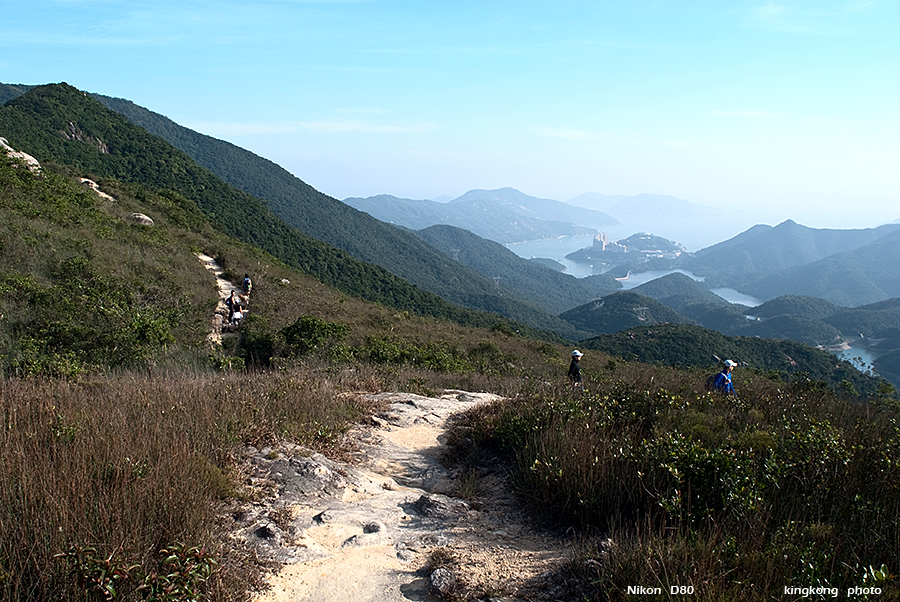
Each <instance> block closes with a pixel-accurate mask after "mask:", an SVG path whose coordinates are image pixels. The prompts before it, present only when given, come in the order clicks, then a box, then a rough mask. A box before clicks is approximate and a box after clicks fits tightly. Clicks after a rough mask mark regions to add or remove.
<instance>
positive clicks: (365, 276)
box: [0, 84, 552, 329]
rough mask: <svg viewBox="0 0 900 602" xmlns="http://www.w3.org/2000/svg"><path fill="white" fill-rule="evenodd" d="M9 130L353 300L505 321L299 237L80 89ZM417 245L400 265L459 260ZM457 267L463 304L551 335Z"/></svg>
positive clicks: (36, 99)
mask: <svg viewBox="0 0 900 602" xmlns="http://www.w3.org/2000/svg"><path fill="white" fill-rule="evenodd" d="M0 131H3V132H4V133H5V134H6V135H5V137H7V138H8V139H9V140H10V143H11V144H12V145H13V146H14V147H16V148H19V149H21V150H24V151H25V152H28V153H29V154H31V155H34V156H35V157H37V158H38V160H41V161H47V160H52V161H55V162H58V163H60V164H66V165H72V166H74V167H75V168H77V169H79V170H82V171H84V172H87V173H90V174H92V175H94V176H95V178H97V177H106V178H116V179H118V180H121V181H129V182H136V183H140V184H143V185H145V186H147V187H149V188H151V189H154V190H170V191H174V192H177V193H178V194H180V195H183V196H184V197H185V198H189V199H192V200H194V201H196V203H197V204H198V205H199V207H200V208H201V209H202V210H203V211H204V213H205V214H206V215H208V216H209V217H210V219H211V220H212V221H213V223H214V224H216V226H217V227H219V228H220V229H221V230H222V231H223V232H225V233H227V234H229V235H231V236H234V237H235V238H238V239H240V240H243V241H245V242H247V243H250V244H253V245H255V246H258V247H260V248H262V249H264V250H266V251H268V252H270V253H271V254H272V255H274V256H276V257H278V258H279V259H281V260H282V261H284V262H285V263H287V264H289V265H291V266H294V267H296V268H298V269H300V270H302V271H304V272H306V273H309V274H312V275H314V276H315V277H316V278H318V279H320V280H321V281H322V282H324V283H326V284H329V285H332V286H334V287H336V288H338V289H340V290H342V291H344V292H346V293H348V294H352V295H355V296H359V297H362V298H366V299H369V300H372V301H376V302H379V303H384V304H385V305H388V306H391V307H396V308H398V309H402V310H408V311H413V312H416V313H421V314H426V315H433V316H436V317H446V318H450V319H454V320H456V321H461V322H466V323H472V324H487V323H489V322H496V321H497V319H498V317H496V316H495V317H490V316H488V315H485V314H479V313H477V312H472V311H467V310H464V309H461V308H459V307H456V306H454V305H451V304H450V303H448V302H447V301H445V300H443V299H441V298H440V297H438V296H437V295H435V294H432V293H430V292H428V291H425V290H422V289H418V288H416V287H415V286H410V285H409V284H408V283H407V282H405V281H404V280H402V279H401V278H399V277H397V276H396V275H393V274H391V273H390V272H388V271H386V270H384V269H383V268H379V267H377V266H374V265H371V264H367V263H363V262H361V261H359V260H357V259H355V258H354V257H352V256H351V255H349V254H347V253H345V252H343V251H340V250H338V249H335V248H333V247H331V246H329V245H328V244H325V243H323V242H321V241H319V240H316V239H313V238H311V237H309V236H307V235H304V234H302V233H300V232H298V231H297V230H296V229H295V228H292V227H291V226H289V225H287V224H286V223H284V221H283V220H281V219H280V218H278V217H277V216H275V215H273V214H272V213H271V211H269V208H268V207H267V205H266V204H265V203H264V202H263V201H261V200H259V199H257V198H255V197H253V196H251V195H250V194H247V193H245V192H241V191H239V190H236V189H235V188H233V187H231V186H230V185H228V184H226V183H225V182H223V181H222V180H221V179H219V178H218V177H216V176H215V175H214V174H213V173H211V172H210V171H208V170H207V169H205V168H203V167H201V166H199V165H197V164H196V163H195V162H194V161H193V160H192V159H191V158H190V157H189V156H187V155H186V154H184V153H183V152H181V151H179V150H178V149H176V148H174V147H172V146H170V145H169V144H168V143H167V142H165V141H163V140H162V139H160V138H157V137H155V136H153V135H151V134H149V133H148V132H147V131H146V130H144V129H142V128H140V127H136V126H135V125H133V124H131V123H130V122H128V121H127V120H126V119H125V118H124V117H123V116H121V115H120V114H118V113H115V112H113V111H110V110H108V109H106V108H105V107H103V106H102V105H100V104H99V103H98V102H96V101H95V100H93V99H92V98H91V97H89V96H87V95H86V94H84V93H83V92H80V91H78V90H76V89H75V88H72V87H71V86H68V85H65V84H59V85H50V86H41V87H38V88H35V89H32V90H31V91H30V92H28V93H26V94H24V95H22V96H19V97H18V98H16V99H14V100H12V101H10V102H8V103H7V104H6V105H5V106H4V107H2V108H0ZM347 226H348V227H349V225H347ZM384 226H385V227H386V228H391V227H390V226H387V225H384ZM391 229H392V230H395V229H393V228H391ZM410 236H411V235H410ZM412 239H414V240H415V241H416V246H415V248H412V247H405V246H403V245H398V246H397V247H396V249H395V251H396V253H397V258H398V259H397V260H398V261H399V262H403V261H408V262H409V263H414V261H413V257H416V256H418V255H417V254H418V252H419V249H420V248H424V249H426V252H425V253H424V254H425V255H426V256H428V255H430V256H431V258H432V259H433V260H440V261H441V262H442V263H443V264H444V265H449V264H453V263H454V262H452V261H450V260H449V259H448V258H447V257H446V256H442V255H440V254H439V253H437V251H435V250H434V249H431V248H430V247H428V245H426V244H425V243H423V242H422V241H419V240H418V239H417V238H416V237H415V236H412ZM457 267H458V268H460V269H453V270H451V271H450V272H447V273H446V277H447V278H448V279H449V278H451V276H452V277H455V278H457V280H458V281H459V282H460V283H461V284H460V287H459V289H458V290H456V293H457V294H456V296H457V298H459V299H460V302H461V303H464V302H466V301H468V302H469V303H470V304H479V305H480V306H481V307H487V306H488V305H489V304H490V303H493V304H494V306H496V307H500V308H502V309H503V310H504V311H505V312H506V314H509V315H517V316H519V317H521V318H523V319H525V320H530V323H531V324H532V325H533V327H534V328H540V329H543V328H545V326H544V324H545V323H546V321H547V318H548V314H546V313H545V312H541V311H540V310H538V309H537V308H535V307H532V306H530V305H528V304H525V303H521V302H517V301H516V300H513V299H503V300H499V301H497V300H494V299H492V297H493V296H494V291H493V282H491V281H489V280H487V279H486V278H484V277H482V276H481V275H480V274H478V273H477V272H475V271H474V270H471V269H470V268H466V267H465V266H457ZM451 281H452V280H451ZM467 283H468V284H470V285H471V286H467ZM550 318H551V319H552V316H550Z"/></svg>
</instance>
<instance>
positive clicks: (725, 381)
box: [713, 360, 737, 397]
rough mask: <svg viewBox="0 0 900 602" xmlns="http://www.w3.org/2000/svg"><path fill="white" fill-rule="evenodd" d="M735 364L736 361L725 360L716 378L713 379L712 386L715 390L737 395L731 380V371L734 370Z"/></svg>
mask: <svg viewBox="0 0 900 602" xmlns="http://www.w3.org/2000/svg"><path fill="white" fill-rule="evenodd" d="M735 366H737V362H733V361H731V360H725V366H724V367H723V368H722V371H721V372H719V373H718V374H716V378H715V380H714V381H713V388H714V389H715V390H716V391H719V392H720V393H725V394H726V395H732V396H734V397H737V393H735V391H734V384H733V383H732V382H731V371H732V370H734V367H735Z"/></svg>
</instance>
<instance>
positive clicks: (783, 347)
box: [579, 324, 890, 397]
mask: <svg viewBox="0 0 900 602" xmlns="http://www.w3.org/2000/svg"><path fill="white" fill-rule="evenodd" d="M579 345H580V346H582V347H584V348H586V349H595V350H598V351H603V352H605V353H609V354H612V355H616V356H618V357H621V358H623V359H625V360H628V361H632V360H634V361H641V362H647V363H651V364H663V365H667V366H679V367H684V368H687V367H697V368H709V369H710V370H711V371H714V370H715V369H716V366H717V365H719V364H720V363H721V361H722V360H725V359H731V360H734V361H736V362H738V363H739V364H741V365H742V366H744V368H738V369H737V370H736V371H735V386H737V387H738V388H739V387H740V379H741V370H743V369H748V368H749V369H750V370H753V371H757V372H763V373H772V374H773V375H779V374H780V375H781V376H782V378H784V379H785V380H791V379H794V378H808V379H812V380H813V381H823V382H825V383H827V384H828V386H830V387H832V388H833V389H835V390H851V389H850V388H849V386H848V385H847V384H844V381H847V383H849V384H851V385H852V387H853V388H852V390H855V391H857V392H858V393H859V394H860V395H861V396H863V397H872V396H874V395H875V394H876V393H877V392H878V391H879V390H880V389H883V388H884V387H885V386H886V387H888V388H890V385H889V384H888V383H887V382H886V381H885V380H884V379H883V378H878V377H874V378H873V377H870V376H866V375H864V374H863V373H861V372H860V371H859V370H857V369H856V368H854V367H853V366H852V365H851V364H850V363H849V362H847V361H844V360H838V359H837V358H835V356H834V355H832V354H830V353H828V352H827V351H822V350H819V349H816V348H814V347H811V346H809V345H805V344H803V343H798V342H796V341H789V340H772V339H764V338H756V337H729V336H725V335H723V334H721V333H719V332H716V331H713V330H709V329H706V328H703V327H701V326H694V325H689V324H657V325H655V326H653V327H652V328H646V327H640V328H632V329H629V330H626V331H622V332H617V333H615V334H604V335H600V336H597V337H594V338H592V339H588V340H586V341H581V342H579Z"/></svg>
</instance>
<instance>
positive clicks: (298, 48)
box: [0, 0, 900, 230]
mask: <svg viewBox="0 0 900 602" xmlns="http://www.w3.org/2000/svg"><path fill="white" fill-rule="evenodd" d="M3 14H4V22H5V25H6V27H5V34H4V36H3V40H2V42H0V44H2V48H3V51H4V52H3V53H2V58H0V81H4V82H6V83H26V84H43V83H53V82H61V81H65V82H67V83H69V84H71V85H73V86H76V87H78V88H79V89H82V90H85V91H88V92H97V93H100V94H105V95H109V96H116V97H120V98H127V99H129V100H132V101H134V102H135V103H137V104H139V105H141V106H144V107H146V108H148V109H150V110H152V111H155V112H157V113H161V114H163V115H166V116H167V117H169V118H171V119H173V120H174V121H176V122H177V123H179V124H182V125H185V126H187V127H190V128H192V129H195V130H197V131H199V132H202V133H205V134H208V135H211V136H214V137H216V138H221V139H224V140H228V141H230V142H232V143H234V144H237V145H238V146H241V147H243V148H246V149H248V150H250V151H252V152H254V153H256V154H258V155H261V156H263V157H266V158H268V159H270V160H272V161H274V162H276V163H278V164H279V165H282V166H283V167H285V168H286V169H288V170H289V171H290V172H292V173H293V174H295V175H296V176H297V177H299V178H301V179H302V180H304V181H305V182H307V183H309V184H310V185H312V186H313V187H315V188H316V189H318V190H320V191H322V192H324V193H325V194H328V195H330V196H333V197H335V198H347V197H350V196H359V197H368V196H373V195H375V194H392V195H395V196H398V197H404V198H435V197H440V196H442V195H447V196H450V197H457V196H459V195H461V194H463V193H464V192H465V191H467V190H471V189H479V188H480V189H495V188H502V187H507V186H509V187H514V188H516V189H518V190H521V191H522V192H524V193H526V194H528V195H531V196H536V197H542V198H552V199H556V200H563V201H565V200H567V199H571V198H573V197H575V196H577V195H579V194H582V193H585V192H598V193H601V194H607V195H620V194H621V195H629V196H630V195H636V194H640V193H652V194H663V195H671V196H675V197H678V198H682V199H686V200H689V201H691V202H693V203H697V204H701V205H707V206H712V207H719V208H722V209H723V211H724V214H725V216H726V219H727V220H729V221H730V222H733V223H729V224H727V225H725V226H723V229H724V230H731V229H732V226H733V225H737V224H740V226H741V227H740V228H738V230H741V229H745V227H746V225H747V224H749V225H752V223H769V224H777V223H780V222H781V221H784V220H785V219H794V220H795V221H797V222H798V223H803V224H804V225H808V226H810V227H817V228H825V227H828V228H861V227H874V226H877V225H879V224H880V223H886V222H890V221H893V220H896V219H897V218H898V217H900V214H898V212H897V210H896V209H895V208H896V207H898V206H900V203H898V200H900V191H898V189H897V185H896V184H897V180H896V176H895V171H896V165H897V164H898V163H900V145H898V142H897V140H898V139H900V136H898V133H900V115H898V113H897V111H896V105H897V100H898V98H900V81H898V79H897V78H896V77H894V74H895V71H896V64H897V59H898V57H900V37H898V36H896V35H895V33H896V32H895V29H896V23H897V22H900V6H898V5H897V4H896V3H890V2H884V1H879V0H872V1H858V0H827V1H825V2H815V3H814V2H808V1H781V2H770V1H768V0H766V1H752V0H741V1H729V2H700V3H696V2H683V1H662V2H660V1H656V0H653V1H650V0H647V1H637V2H629V3H621V4H619V3H595V2H580V1H579V2H566V3H553V4H547V3H540V2H516V3H508V2H500V3H475V2H466V1H463V2H453V3H448V2H434V3H414V2H403V1H400V0H392V1H386V0H385V1H382V0H358V1H354V0H345V1H338V0H277V1H270V2H243V3H238V2H231V1H226V2H206V1H202V0H198V1H195V2H187V3H185V2H177V3H176V2H172V1H171V0H163V1H161V2H158V3H154V5H152V6H147V5H142V4H134V3H128V2H124V1H121V0H34V1H32V2H27V3H26V2H5V3H4V8H3ZM0 134H2V133H0Z"/></svg>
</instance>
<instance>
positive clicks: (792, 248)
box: [683, 220, 900, 304]
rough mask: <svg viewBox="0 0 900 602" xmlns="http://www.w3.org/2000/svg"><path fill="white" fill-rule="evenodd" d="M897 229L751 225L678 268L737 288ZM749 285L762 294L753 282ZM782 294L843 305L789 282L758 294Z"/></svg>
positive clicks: (789, 223)
mask: <svg viewBox="0 0 900 602" xmlns="http://www.w3.org/2000/svg"><path fill="white" fill-rule="evenodd" d="M898 228H900V225H889V226H881V227H879V228H867V229H859V230H830V229H815V228H808V227H806V226H802V225H800V224H797V223H796V222H794V221H792V220H787V221H785V222H783V223H781V224H779V225H778V226H775V227H774V228H773V227H769V226H754V227H753V228H751V229H750V230H748V231H746V232H744V233H741V234H739V235H737V236H735V237H733V238H731V239H729V240H726V241H724V242H721V243H718V244H715V245H712V246H710V247H707V248H705V249H701V250H700V251H697V252H696V253H695V254H694V255H693V256H691V257H688V258H686V259H685V260H684V262H683V267H685V268H686V269H688V270H690V271H691V272H693V273H694V274H696V275H698V276H706V277H708V278H709V279H711V280H710V281H711V282H715V283H716V284H722V285H725V286H730V287H732V288H736V289H738V290H742V289H743V288H746V287H747V286H749V285H750V284H751V283H753V282H755V281H757V280H760V279H762V278H765V277H768V276H771V275H773V274H777V273H779V272H782V271H784V270H790V269H792V268H799V269H800V270H802V268H800V266H804V265H808V264H811V263H813V262H816V261H819V260H822V259H824V258H825V257H829V256H831V255H835V254H837V253H842V252H847V251H852V250H854V249H858V248H860V247H863V246H865V245H868V244H870V243H872V242H874V241H876V240H878V239H879V238H880V237H882V236H885V235H887V234H889V233H891V232H895V231H897V229H898ZM804 284H806V283H805V282H804ZM752 290H753V291H756V292H759V293H760V294H763V293H762V290H761V289H760V288H758V287H756V286H754V287H753V288H752ZM781 294H798V295H812V296H816V297H823V298H825V299H829V300H830V301H833V302H835V303H837V304H842V303H841V302H838V301H834V300H833V299H831V298H829V297H824V296H823V295H821V294H818V293H817V292H813V291H812V290H811V289H808V288H803V287H802V286H797V287H794V291H787V290H784V291H779V292H778V293H774V294H773V293H772V292H769V291H766V292H765V294H764V295H763V297H762V298H764V299H770V298H773V297H777V296H779V295H781ZM757 296H758V295H757ZM843 304H846V303H843Z"/></svg>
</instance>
